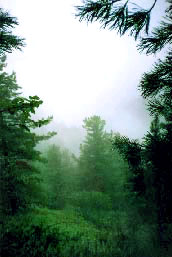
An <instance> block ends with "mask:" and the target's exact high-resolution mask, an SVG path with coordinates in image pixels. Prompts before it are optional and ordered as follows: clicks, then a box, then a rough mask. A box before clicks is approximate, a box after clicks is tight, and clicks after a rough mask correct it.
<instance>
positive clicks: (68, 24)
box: [1, 0, 166, 139]
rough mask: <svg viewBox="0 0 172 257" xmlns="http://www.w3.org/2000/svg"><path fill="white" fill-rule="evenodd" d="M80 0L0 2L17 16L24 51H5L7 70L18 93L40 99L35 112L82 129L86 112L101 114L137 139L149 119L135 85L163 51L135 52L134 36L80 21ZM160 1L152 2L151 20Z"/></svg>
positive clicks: (109, 126) (160, 8)
mask: <svg viewBox="0 0 172 257" xmlns="http://www.w3.org/2000/svg"><path fill="white" fill-rule="evenodd" d="M79 2H80V1H72V0H71V1H63V2H60V3H57V1H55V0H51V1H50V2H49V3H48V2H47V1H46V0H44V1H36V3H35V1H33V0H31V1H29V2H24V1H23V2H21V1H17V0H16V1H13V3H11V1H8V0H7V1H3V2H2V3H1V6H2V7H4V8H6V9H7V10H9V11H10V12H11V14H12V15H14V16H16V17H17V18H18V21H19V23H20V26H18V28H17V29H16V33H18V35H22V37H24V38H26V47H25V48H24V49H23V51H22V52H17V51H16V52H15V51H14V52H13V53H12V54H10V55H9V56H8V68H7V69H8V71H10V70H14V71H15V72H16V74H17V81H18V84H19V85H20V86H21V87H22V91H23V95H25V96H29V95H38V96H39V97H40V98H41V99H42V100H43V102H44V103H43V105H42V107H41V108H40V111H38V113H40V117H41V116H49V115H52V116H53V117H54V124H55V123H63V124H65V126H66V127H78V128H82V122H83V120H84V118H85V117H89V116H92V115H100V116H101V117H102V118H103V119H105V120H106V124H107V129H109V130H114V131H118V132H120V133H121V134H125V135H127V136H129V137H131V138H139V139H141V138H142V137H143V136H144V134H145V133H146V132H147V130H148V128H149V126H150V120H151V118H150V117H149V114H148V112H147V110H146V103H145V102H144V100H143V98H142V97H141V95H140V92H139V91H138V84H139V81H140V79H141V76H142V74H143V73H144V72H146V71H147V70H149V69H150V68H151V67H152V65H153V63H154V62H155V60H157V59H158V58H159V57H160V56H163V53H161V54H157V55H156V56H153V55H151V56H146V55H145V54H140V53H139V52H138V51H137V48H136V42H135V41H134V39H133V38H131V37H129V36H124V37H121V38H120V37H119V35H117V33H116V32H115V31H113V32H112V31H108V30H103V29H100V25H99V24H98V23H95V24H89V25H87V24H86V23H84V22H83V23H79V22H78V20H77V19H75V16H74V13H75V9H74V6H75V5H76V4H78V3H79ZM33 6H34V8H33ZM165 6H166V5H165V4H163V3H162V2H160V3H159V5H158V6H157V7H156V10H155V11H154V13H153V15H154V16H153V22H152V25H153V24H154V22H155V21H156V22H157V20H158V19H160V18H161V16H162V15H163V11H164V9H165ZM57 10H58V11H57ZM31 13H32V15H31V16H32V17H31V16H30V14H31ZM155 14H158V15H155ZM38 17H39V18H38ZM45 17H46V18H45ZM54 129H55V130H56V127H54Z"/></svg>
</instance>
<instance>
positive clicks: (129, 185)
mask: <svg viewBox="0 0 172 257" xmlns="http://www.w3.org/2000/svg"><path fill="white" fill-rule="evenodd" d="M156 2H157V0H155V1H154V2H153V3H152V5H151V6H150V8H149V9H147V10H146V9H144V8H141V7H139V6H136V7H137V8H132V7H133V6H132V5H131V3H130V1H122V0H114V1H113V0H112V1H109V0H98V1H92V0H86V1H83V5H82V6H79V7H77V10H78V14H77V16H79V17H80V20H83V19H86V20H87V21H88V22H92V21H94V20H99V21H100V22H101V23H102V24H103V26H104V27H109V28H110V29H117V31H118V32H119V33H120V35H124V34H125V33H126V32H128V31H130V34H131V35H132V36H134V38H135V39H136V40H137V39H138V38H139V37H140V43H139V48H140V49H141V50H146V52H147V53H148V54H149V53H156V52H157V51H159V50H161V49H162V48H163V47H164V46H166V45H169V44H170V43H171V35H172V33H171V31H172V30H171V18H172V16H171V11H172V5H171V1H168V2H169V6H168V8H167V10H166V18H168V20H167V19H166V20H165V21H162V22H161V24H160V25H159V26H158V27H156V28H153V30H152V34H151V36H150V28H149V24H150V22H151V19H150V18H151V12H152V11H153V9H154V6H155V5H156ZM17 24H18V23H17V20H16V18H14V17H10V15H9V14H8V13H7V12H5V11H4V10H2V9H0V55H1V59H0V183H1V189H0V190H1V191H0V242H1V245H0V250H1V253H0V254H1V256H2V257H6V256H12V255H13V256H19V257H23V256H28V257H29V256H35V257H36V256H47V257H51V256H53V257H54V256H60V257H63V256H64V257H68V256H70V257H76V256H78V257H85V256H89V257H100V256H106V257H112V256H113V257H114V256H116V257H161V256H164V257H170V256H171V254H172V238H171V234H172V207H171V198H172V187H171V184H172V172H171V166H172V158H171V153H172V124H171V114H172V113H171V110H172V108H171V107H172V103H171V93H172V91H171V82H172V76H171V75H172V74H171V64H172V63H171V60H172V56H171V50H170V49H169V51H168V54H167V56H166V58H165V59H164V60H158V61H157V63H156V64H155V65H154V67H153V69H152V70H151V71H150V72H147V73H145V74H143V76H142V78H141V81H140V85H139V89H140V91H141V94H142V96H143V97H144V98H145V99H146V100H147V104H148V110H149V112H150V115H152V123H151V126H150V131H149V132H148V133H147V134H146V135H145V136H144V138H143V140H142V142H139V141H138V140H130V139H129V138H127V137H126V136H121V135H120V134H119V133H113V132H111V133H109V132H107V131H106V130H105V125H106V122H105V121H104V120H102V119H101V117H99V116H92V117H88V118H85V120H84V121H83V123H84V124H83V127H84V128H85V130H86V137H85V140H84V141H83V142H82V144H81V146H80V155H79V157H76V156H75V155H74V154H72V153H70V151H68V150H67V149H64V148H63V147H60V146H59V145H57V144H52V145H50V146H49V147H48V148H47V147H46V146H45V149H44V146H42V147H41V149H44V150H42V152H40V151H38V149H39V142H40V141H42V140H45V139H49V138H50V137H52V136H53V135H55V133H48V134H47V135H37V134H36V133H35V132H34V129H35V128H39V127H41V126H43V125H46V124H48V123H49V122H50V121H51V117H50V118H48V119H41V120H35V119H34V118H33V114H34V113H35V110H36V108H38V107H39V105H40V104H42V101H41V100H40V99H39V97H38V96H30V97H29V98H25V97H23V96H22V95H21V93H20V91H19V90H20V87H19V86H18V84H17V82H16V75H15V73H12V74H8V73H6V72H5V71H4V69H5V59H6V58H5V56H4V55H2V54H3V53H5V52H11V51H12V50H13V49H15V48H16V49H20V48H21V46H23V42H24V41H23V39H20V38H17V37H16V36H13V35H12V33H11V31H10V28H13V27H14V26H15V25H17ZM144 33H146V35H145V34H144ZM143 35H145V37H144V36H143Z"/></svg>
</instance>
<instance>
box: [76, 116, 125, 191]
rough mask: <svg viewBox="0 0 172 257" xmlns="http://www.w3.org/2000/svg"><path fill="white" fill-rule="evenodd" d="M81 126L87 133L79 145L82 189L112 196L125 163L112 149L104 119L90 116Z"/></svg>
mask: <svg viewBox="0 0 172 257" xmlns="http://www.w3.org/2000/svg"><path fill="white" fill-rule="evenodd" d="M83 127H84V128H85V129H86V131H87V135H86V139H85V141H84V143H83V144H81V147H80V158H79V170H80V173H81V174H82V176H81V177H82V181H81V182H82V183H81V184H82V189H84V190H86V191H97V192H104V193H108V194H110V195H111V196H112V195H114V192H116V190H115V188H117V184H118V183H119V184H120V175H121V174H119V171H121V170H123V169H124V168H125V164H124V163H123V162H122V161H121V159H120V157H119V154H118V153H117V152H116V153H114V152H113V151H112V145H111V135H110V134H109V133H107V132H106V131H105V121H104V120H102V119H101V118H100V117H99V116H92V117H90V118H86V119H85V120H84V125H83ZM117 177H118V178H117ZM122 179H123V177H122ZM115 184H116V185H115Z"/></svg>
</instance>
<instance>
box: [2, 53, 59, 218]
mask: <svg viewBox="0 0 172 257" xmlns="http://www.w3.org/2000/svg"><path fill="white" fill-rule="evenodd" d="M4 66H5V58H4V57H2V58H1V70H0V156H1V158H0V184H1V185H2V186H1V192H0V196H1V197H0V212H1V214H3V213H4V214H15V213H16V212H17V211H18V210H21V209H22V208H27V207H29V205H30V204H31V203H32V201H33V199H34V198H35V193H38V191H37V190H38V189H36V187H37V185H38V176H37V175H36V173H37V171H36V170H35V168H34V166H33V165H32V161H34V160H40V159H41V158H40V153H39V151H37V150H36V149H35V146H36V145H37V143H38V142H39V141H40V140H43V139H48V138H50V137H51V136H52V135H54V133H49V134H48V135H46V136H37V135H36V134H35V133H34V132H33V129H34V128H36V127H40V126H43V125H46V124H48V123H49V122H50V121H51V118H48V119H42V120H38V121H35V120H34V119H32V116H31V115H32V113H35V109H36V108H38V107H39V105H40V104H42V101H41V100H40V99H39V97H37V96H33V97H31V96H30V97H29V98H24V97H22V96H20V93H19V92H18V90H19V86H18V85H17V82H16V76H15V73H12V74H11V75H8V74H7V73H6V72H3V68H4Z"/></svg>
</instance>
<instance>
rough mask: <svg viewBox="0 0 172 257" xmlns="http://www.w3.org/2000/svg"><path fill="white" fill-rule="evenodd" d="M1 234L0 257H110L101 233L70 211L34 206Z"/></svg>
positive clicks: (9, 224) (14, 218)
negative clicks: (36, 207)
mask: <svg viewBox="0 0 172 257" xmlns="http://www.w3.org/2000/svg"><path fill="white" fill-rule="evenodd" d="M1 237H2V238H1V242H2V244H1V257H12V256H17V257H42V256H44V257H56V256H60V257H86V256H89V257H92V256H93V257H98V256H99V257H100V256H109V257H110V256H111V255H110V251H109V249H108V248H107V247H106V243H107V240H106V238H105V235H104V234H103V233H100V231H98V230H97V229H96V228H95V227H94V226H93V225H90V224H88V223H87V222H86V221H85V220H84V219H83V218H82V217H80V216H78V215H77V214H76V213H75V212H74V211H70V212H69V211H57V210H56V211H55V210H48V209H35V210H34V211H32V213H30V214H27V215H25V216H24V215H23V216H19V215H18V216H16V217H13V218H11V219H10V220H9V221H8V222H7V224H6V225H5V228H4V230H3V233H2V235H1Z"/></svg>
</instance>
